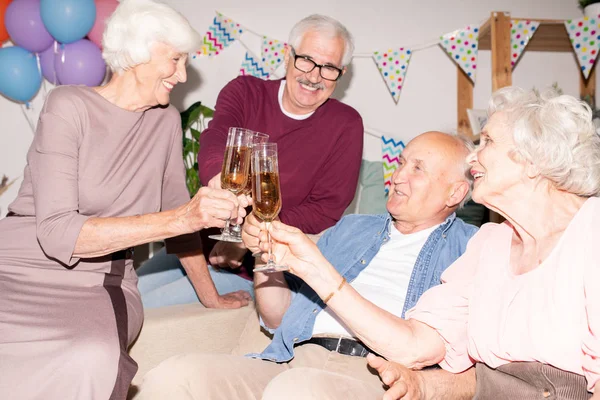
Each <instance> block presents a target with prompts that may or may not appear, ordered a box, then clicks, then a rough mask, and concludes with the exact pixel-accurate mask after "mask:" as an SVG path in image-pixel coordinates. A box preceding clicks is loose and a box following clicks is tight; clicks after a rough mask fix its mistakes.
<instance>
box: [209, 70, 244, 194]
mask: <svg viewBox="0 0 600 400" xmlns="http://www.w3.org/2000/svg"><path fill="white" fill-rule="evenodd" d="M245 92H246V91H245V86H244V84H243V82H242V81H241V79H234V80H232V81H231V82H229V83H228V84H227V85H225V87H224V88H223V89H221V92H219V96H218V98H217V104H216V105H215V113H214V116H213V119H212V120H211V121H210V122H209V123H208V128H206V129H205V130H204V131H203V132H202V134H201V135H200V150H199V152H198V175H199V176H200V182H202V185H204V186H207V185H208V182H209V181H210V180H211V178H213V177H214V176H215V175H217V174H218V173H219V172H221V166H222V164H223V155H224V153H225V144H226V142H227V133H228V130H229V128H230V127H232V126H243V120H244V118H243V115H244V110H245V99H246V95H245Z"/></svg>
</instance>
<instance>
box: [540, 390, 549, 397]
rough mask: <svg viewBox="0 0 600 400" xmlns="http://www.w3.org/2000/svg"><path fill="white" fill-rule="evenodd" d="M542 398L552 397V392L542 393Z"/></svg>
mask: <svg viewBox="0 0 600 400" xmlns="http://www.w3.org/2000/svg"><path fill="white" fill-rule="evenodd" d="M542 396H544V398H548V397H550V391H549V390H548V389H546V390H544V392H543V393H542Z"/></svg>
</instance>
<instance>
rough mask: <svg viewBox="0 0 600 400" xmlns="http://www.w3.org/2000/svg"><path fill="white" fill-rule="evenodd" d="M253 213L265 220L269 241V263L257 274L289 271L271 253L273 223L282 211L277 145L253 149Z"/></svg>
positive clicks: (259, 269) (263, 144)
mask: <svg viewBox="0 0 600 400" xmlns="http://www.w3.org/2000/svg"><path fill="white" fill-rule="evenodd" d="M252 203H253V204H252V211H253V212H254V215H256V216H257V217H258V218H260V219H261V220H263V221H264V222H265V224H266V228H267V237H268V241H269V261H268V262H267V264H265V265H264V266H262V267H259V268H255V269H254V271H255V272H265V273H269V272H277V271H287V270H288V269H289V268H288V267H287V266H283V265H277V264H275V262H274V261H273V254H272V253H271V244H272V242H271V233H270V232H269V227H270V225H271V222H272V221H273V220H274V219H275V218H276V217H277V215H279V211H281V189H280V187H279V160H278V157H277V144H275V143H260V144H257V145H255V146H253V147H252Z"/></svg>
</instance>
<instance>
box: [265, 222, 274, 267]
mask: <svg viewBox="0 0 600 400" xmlns="http://www.w3.org/2000/svg"><path fill="white" fill-rule="evenodd" d="M265 224H266V226H267V243H268V244H269V253H268V254H269V262H268V263H267V264H273V253H272V252H271V247H272V246H273V244H272V242H271V230H270V229H269V227H270V226H271V223H270V222H265Z"/></svg>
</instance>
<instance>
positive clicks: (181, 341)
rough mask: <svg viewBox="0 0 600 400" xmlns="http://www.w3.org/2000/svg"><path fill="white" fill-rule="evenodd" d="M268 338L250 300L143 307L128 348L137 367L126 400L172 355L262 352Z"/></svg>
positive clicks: (133, 397)
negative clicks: (223, 306)
mask: <svg viewBox="0 0 600 400" xmlns="http://www.w3.org/2000/svg"><path fill="white" fill-rule="evenodd" d="M270 340H271V338H270V337H269V336H268V334H267V333H266V332H265V331H264V330H262V329H261V327H260V324H259V322H258V316H257V313H256V309H255V307H254V304H253V303H250V305H248V306H247V307H243V308H240V309H236V310H216V309H207V308H203V307H202V306H200V305H198V304H184V305H177V306H170V307H163V308H155V309H149V310H146V311H145V319H144V325H143V327H142V330H141V332H140V335H139V336H138V338H137V339H136V341H135V342H134V343H133V345H132V347H131V348H130V351H129V354H130V355H131V357H133V359H134V360H135V361H136V362H137V363H138V368H139V369H138V372H137V374H136V375H135V377H134V378H133V382H132V385H131V389H130V391H129V396H128V399H130V400H134V399H135V398H136V393H137V392H138V386H139V385H140V383H141V382H142V378H143V376H144V375H145V374H146V372H148V371H150V370H151V369H152V368H154V367H155V366H157V365H158V364H159V363H160V362H161V361H163V360H166V359H167V358H169V357H171V356H174V355H178V354H185V353H191V352H203V353H222V354H237V355H244V354H248V353H252V352H260V351H262V350H263V349H264V348H265V347H266V346H267V345H268V344H269V342H270Z"/></svg>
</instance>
